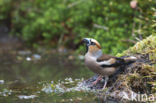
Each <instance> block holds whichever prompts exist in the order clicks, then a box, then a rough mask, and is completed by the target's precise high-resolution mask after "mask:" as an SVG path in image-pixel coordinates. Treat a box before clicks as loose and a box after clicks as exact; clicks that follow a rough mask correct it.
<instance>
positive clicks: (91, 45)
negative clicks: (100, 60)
mask: <svg viewBox="0 0 156 103" xmlns="http://www.w3.org/2000/svg"><path fill="white" fill-rule="evenodd" d="M82 41H83V42H84V43H85V44H86V48H87V52H91V53H93V52H96V51H99V50H101V46H100V44H99V42H98V41H96V40H95V39H92V38H84V39H83V40H82Z"/></svg>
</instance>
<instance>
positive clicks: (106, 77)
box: [102, 76, 109, 89]
mask: <svg viewBox="0 0 156 103" xmlns="http://www.w3.org/2000/svg"><path fill="white" fill-rule="evenodd" d="M108 79H109V77H108V76H105V84H104V86H103V88H102V89H105V88H106V85H107V81H108Z"/></svg>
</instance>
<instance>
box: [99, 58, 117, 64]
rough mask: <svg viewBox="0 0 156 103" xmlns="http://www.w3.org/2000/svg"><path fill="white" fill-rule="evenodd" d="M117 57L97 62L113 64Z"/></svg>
mask: <svg viewBox="0 0 156 103" xmlns="http://www.w3.org/2000/svg"><path fill="white" fill-rule="evenodd" d="M115 61H116V60H115V59H113V58H111V59H109V60H106V61H101V62H97V64H99V65H112V64H114V63H115Z"/></svg>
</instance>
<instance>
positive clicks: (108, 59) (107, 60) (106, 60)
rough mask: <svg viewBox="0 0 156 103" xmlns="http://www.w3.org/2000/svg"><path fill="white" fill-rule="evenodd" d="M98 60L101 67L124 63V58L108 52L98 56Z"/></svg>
mask: <svg viewBox="0 0 156 103" xmlns="http://www.w3.org/2000/svg"><path fill="white" fill-rule="evenodd" d="M96 61H97V63H98V64H99V65H100V66H101V67H116V66H119V65H121V64H123V63H124V59H122V58H118V57H114V56H110V55H106V54H103V55H102V56H101V57H99V58H97V60H96Z"/></svg>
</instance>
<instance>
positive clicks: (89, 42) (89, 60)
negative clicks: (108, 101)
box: [82, 38, 137, 89]
mask: <svg viewBox="0 0 156 103" xmlns="http://www.w3.org/2000/svg"><path fill="white" fill-rule="evenodd" d="M82 42H83V43H84V44H85V45H86V54H85V56H84V61H85V65H86V66H87V67H88V68H89V69H90V70H91V71H93V72H94V73H96V74H98V75H99V76H98V78H97V79H96V80H95V81H94V82H93V83H92V85H96V84H97V83H98V82H99V81H100V80H102V79H103V77H104V78H105V82H104V85H103V88H102V89H105V88H106V85H107V82H108V80H109V76H110V75H113V74H115V73H116V71H117V70H118V68H119V67H120V66H122V65H126V64H130V63H133V62H135V61H136V60H137V58H136V57H134V56H129V57H125V58H121V57H115V56H111V55H107V54H104V53H103V52H102V48H101V45H100V43H99V42H98V41H97V40H95V39H93V38H84V39H83V40H82Z"/></svg>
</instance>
